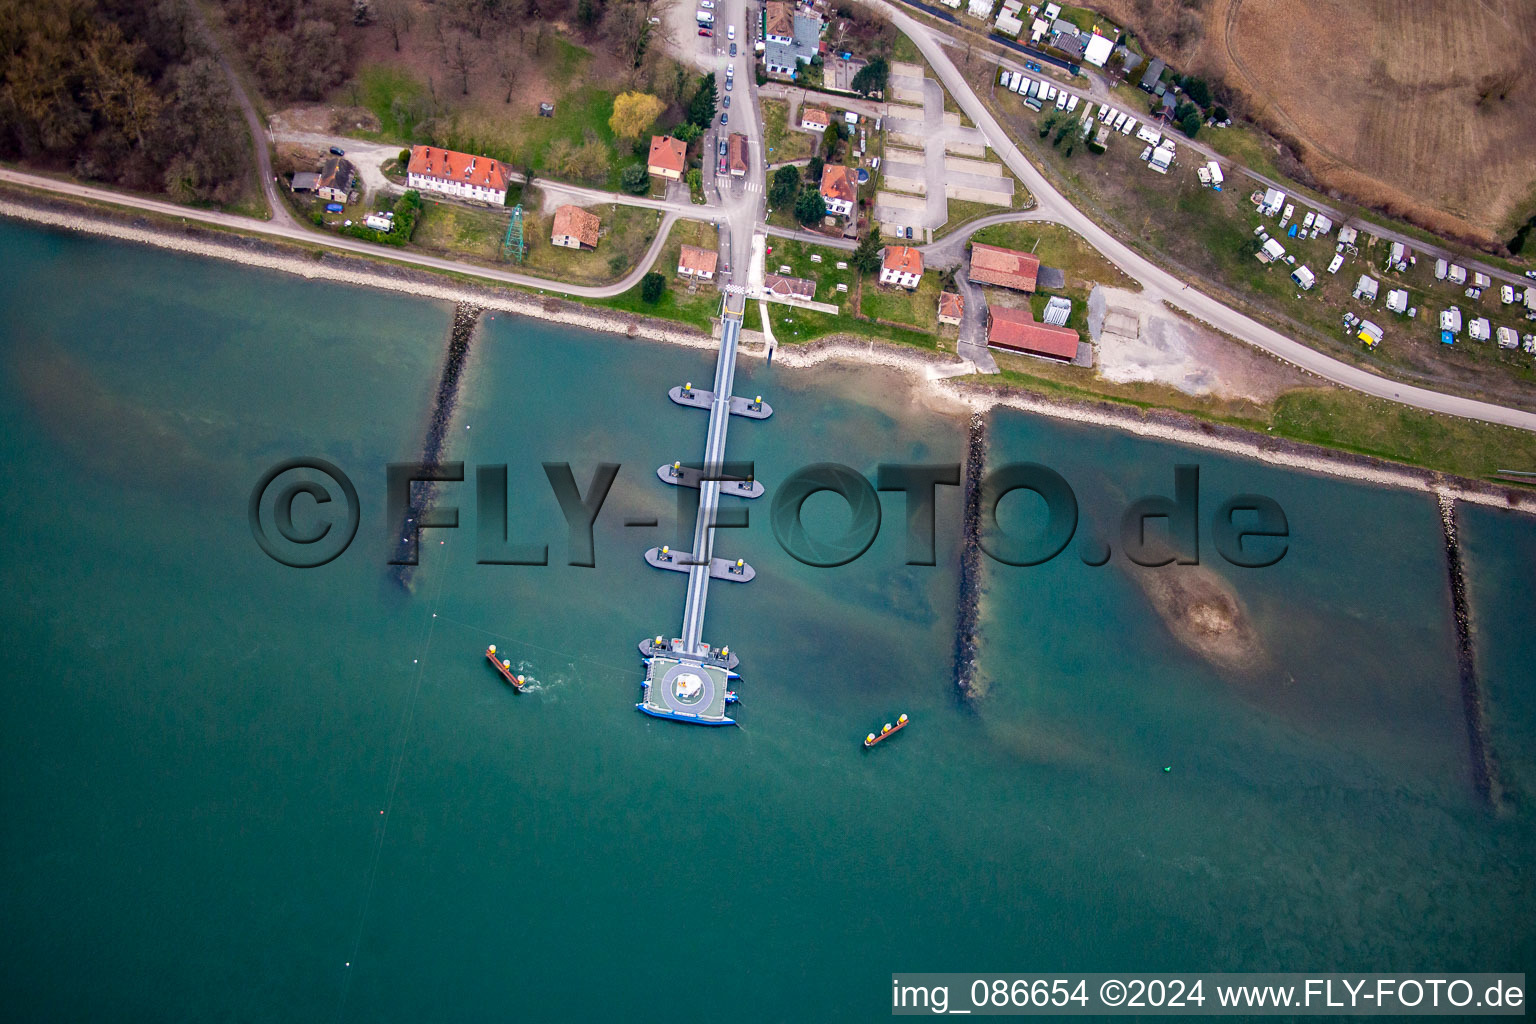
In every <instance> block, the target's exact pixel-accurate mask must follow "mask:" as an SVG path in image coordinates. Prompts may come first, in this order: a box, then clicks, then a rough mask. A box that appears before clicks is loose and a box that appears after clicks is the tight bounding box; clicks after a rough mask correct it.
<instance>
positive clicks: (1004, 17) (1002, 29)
mask: <svg viewBox="0 0 1536 1024" xmlns="http://www.w3.org/2000/svg"><path fill="white" fill-rule="evenodd" d="M992 27H993V29H994V30H996V31H997V32H999V33H1001V34H1002V35H1005V36H1009V37H1011V38H1014V39H1017V38H1018V36H1019V33H1020V32H1022V31H1024V23H1023V22H1022V21H1020V20H1019V19H1018V18H1015V17H1014V16H1013V15H1011V14H999V15H998V16H997V21H996V22H994V23H993V26H992Z"/></svg>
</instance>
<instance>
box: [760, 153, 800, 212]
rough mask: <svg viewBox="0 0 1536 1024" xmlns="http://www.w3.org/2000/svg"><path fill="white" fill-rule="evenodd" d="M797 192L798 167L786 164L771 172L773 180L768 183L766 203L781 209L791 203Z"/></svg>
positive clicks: (798, 190)
mask: <svg viewBox="0 0 1536 1024" xmlns="http://www.w3.org/2000/svg"><path fill="white" fill-rule="evenodd" d="M799 194H800V168H798V167H795V166H794V165H792V164H786V165H785V166H783V167H780V168H779V169H778V170H776V171H774V172H773V181H772V182H770V183H769V185H768V205H770V206H773V207H776V208H780V209H782V208H784V207H786V206H789V205H790V204H791V203H793V202H794V201H795V197H796V196H798V195H799Z"/></svg>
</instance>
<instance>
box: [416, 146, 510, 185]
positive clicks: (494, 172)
mask: <svg viewBox="0 0 1536 1024" xmlns="http://www.w3.org/2000/svg"><path fill="white" fill-rule="evenodd" d="M406 171H407V172H408V173H410V174H422V175H425V176H426V177H428V178H443V179H445V180H450V181H462V182H464V183H466V184H469V185H479V186H481V187H482V188H493V189H496V190H497V191H498V192H505V191H506V189H507V181H508V172H507V165H506V164H504V163H502V162H501V161H500V160H492V159H491V158H490V157H488V156H472V155H470V154H469V153H457V152H454V151H453V150H451V149H437V148H435V147H433V146H414V147H412V148H411V162H410V163H409V164H408V165H406Z"/></svg>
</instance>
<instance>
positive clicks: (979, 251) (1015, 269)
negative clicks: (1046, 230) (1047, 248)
mask: <svg viewBox="0 0 1536 1024" xmlns="http://www.w3.org/2000/svg"><path fill="white" fill-rule="evenodd" d="M1039 274H1040V260H1039V259H1038V258H1037V257H1035V256H1032V255H1030V254H1029V253H1027V252H1019V251H1017V250H1015V249H1004V248H1001V247H1000V246H996V245H983V244H981V243H980V242H973V243H971V271H970V275H969V276H970V279H971V280H972V281H973V282H975V283H976V284H995V285H997V286H998V287H1000V288H1012V289H1014V290H1015V291H1020V292H1032V291H1034V290H1035V279H1036V278H1037V277H1038V276H1039Z"/></svg>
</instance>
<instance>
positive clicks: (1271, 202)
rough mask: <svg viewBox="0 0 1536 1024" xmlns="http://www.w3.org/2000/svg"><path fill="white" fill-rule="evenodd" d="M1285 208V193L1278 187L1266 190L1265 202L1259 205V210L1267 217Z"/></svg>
mask: <svg viewBox="0 0 1536 1024" xmlns="http://www.w3.org/2000/svg"><path fill="white" fill-rule="evenodd" d="M1284 208H1285V193H1284V192H1281V191H1280V190H1279V189H1277V188H1268V189H1265V190H1264V202H1263V203H1261V204H1260V205H1259V212H1260V213H1262V214H1264V216H1266V217H1273V216H1274V215H1275V214H1277V213H1279V212H1280V211H1281V210H1282V209H1284Z"/></svg>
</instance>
